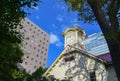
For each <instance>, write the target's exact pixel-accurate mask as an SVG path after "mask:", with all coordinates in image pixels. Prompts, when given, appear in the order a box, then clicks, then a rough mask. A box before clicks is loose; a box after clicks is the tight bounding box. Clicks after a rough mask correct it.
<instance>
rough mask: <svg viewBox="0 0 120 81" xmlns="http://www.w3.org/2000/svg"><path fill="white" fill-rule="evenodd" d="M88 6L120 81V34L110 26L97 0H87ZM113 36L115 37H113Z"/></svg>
mask: <svg viewBox="0 0 120 81" xmlns="http://www.w3.org/2000/svg"><path fill="white" fill-rule="evenodd" d="M87 2H88V4H89V6H90V7H91V9H92V10H93V12H94V15H95V17H96V19H97V21H98V24H99V25H100V28H101V30H102V32H103V34H104V36H105V38H106V41H107V43H108V47H109V50H110V54H111V57H112V63H113V67H114V69H115V72H116V75H117V78H118V81H120V36H119V32H116V30H115V27H110V26H109V23H108V22H107V21H106V18H105V16H104V14H103V12H102V10H101V9H100V7H99V3H98V2H97V0H87ZM114 37H115V39H114Z"/></svg>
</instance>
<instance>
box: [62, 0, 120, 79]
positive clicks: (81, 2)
mask: <svg viewBox="0 0 120 81" xmlns="http://www.w3.org/2000/svg"><path fill="white" fill-rule="evenodd" d="M64 1H65V2H66V3H67V5H68V9H69V10H73V11H78V16H79V19H80V20H84V21H85V22H90V23H91V22H94V21H97V23H98V24H99V26H100V28H101V30H102V32H103V34H104V36H105V38H106V41H107V44H108V47H109V50H110V54H111V57H112V62H113V66H114V68H115V71H116V74H117V77H118V80H119V81H120V63H119V62H120V0H64Z"/></svg>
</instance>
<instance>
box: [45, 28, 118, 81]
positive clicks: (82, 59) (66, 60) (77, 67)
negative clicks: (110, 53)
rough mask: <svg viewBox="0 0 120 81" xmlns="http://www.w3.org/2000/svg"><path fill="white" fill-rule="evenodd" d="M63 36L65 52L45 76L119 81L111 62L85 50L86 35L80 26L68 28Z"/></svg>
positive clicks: (78, 80)
mask: <svg viewBox="0 0 120 81" xmlns="http://www.w3.org/2000/svg"><path fill="white" fill-rule="evenodd" d="M62 35H63V36H64V39H65V42H64V50H63V51H62V52H61V53H60V54H59V56H58V57H57V58H56V60H55V61H54V62H53V64H52V65H51V66H50V67H49V68H48V69H47V71H46V72H45V73H44V75H43V76H46V77H50V76H53V77H55V78H56V79H59V80H68V81H117V79H116V77H114V76H116V74H115V72H114V68H113V67H112V66H111V64H110V62H107V60H105V59H103V58H99V57H96V56H94V55H92V54H90V53H88V52H87V51H86V50H84V44H83V41H84V39H85V37H86V34H85V32H84V30H83V29H81V28H80V27H78V26H75V27H74V28H67V30H66V31H65V32H64V33H63V34H62ZM106 65H107V68H106Z"/></svg>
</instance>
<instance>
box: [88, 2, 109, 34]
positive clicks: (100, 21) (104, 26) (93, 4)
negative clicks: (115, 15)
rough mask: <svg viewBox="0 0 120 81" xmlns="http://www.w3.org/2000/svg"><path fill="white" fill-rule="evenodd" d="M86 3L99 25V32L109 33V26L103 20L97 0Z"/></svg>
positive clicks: (104, 19) (105, 20)
mask: <svg viewBox="0 0 120 81" xmlns="http://www.w3.org/2000/svg"><path fill="white" fill-rule="evenodd" d="M87 3H88V4H89V5H90V7H91V9H92V10H93V12H94V15H95V17H96V19H97V21H98V24H99V25H100V28H101V30H102V31H103V33H104V34H106V33H108V32H109V29H110V26H109V24H108V22H107V19H106V18H105V15H104V13H103V11H102V10H101V8H100V5H99V2H98V0H87Z"/></svg>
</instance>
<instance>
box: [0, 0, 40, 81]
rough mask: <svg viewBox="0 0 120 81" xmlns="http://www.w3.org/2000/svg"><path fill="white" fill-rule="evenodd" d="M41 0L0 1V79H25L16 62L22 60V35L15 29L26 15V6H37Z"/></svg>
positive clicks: (6, 80) (2, 80)
mask: <svg viewBox="0 0 120 81" xmlns="http://www.w3.org/2000/svg"><path fill="white" fill-rule="evenodd" d="M38 1H39V0H1V1H0V81H23V79H24V77H25V74H24V73H23V72H22V71H20V70H19V69H18V68H17V66H16V63H18V62H22V60H21V57H22V56H23V55H24V53H23V52H22V50H21V49H20V48H21V45H20V44H21V42H22V37H21V35H20V33H19V32H17V31H15V30H16V29H17V28H18V27H21V26H18V25H19V23H20V21H21V19H22V18H24V17H25V16H26V14H27V13H26V12H25V11H24V8H32V7H33V6H36V4H37V2H38Z"/></svg>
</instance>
